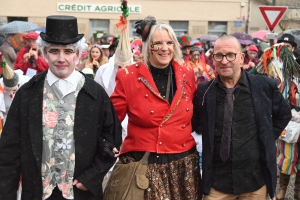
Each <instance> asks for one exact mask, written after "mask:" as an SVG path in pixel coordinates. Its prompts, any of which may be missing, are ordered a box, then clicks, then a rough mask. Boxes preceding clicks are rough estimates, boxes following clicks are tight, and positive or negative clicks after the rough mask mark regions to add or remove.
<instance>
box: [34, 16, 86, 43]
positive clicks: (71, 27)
mask: <svg viewBox="0 0 300 200" xmlns="http://www.w3.org/2000/svg"><path fill="white" fill-rule="evenodd" d="M83 35H84V34H78V27H77V18H76V17H73V16H62V15H52V16H48V17H47V20H46V33H43V32H41V33H40V36H41V38H42V39H43V40H44V41H46V42H49V43H52V44H62V45H67V44H73V43H76V42H77V41H79V40H80V39H81V38H82V37H83Z"/></svg>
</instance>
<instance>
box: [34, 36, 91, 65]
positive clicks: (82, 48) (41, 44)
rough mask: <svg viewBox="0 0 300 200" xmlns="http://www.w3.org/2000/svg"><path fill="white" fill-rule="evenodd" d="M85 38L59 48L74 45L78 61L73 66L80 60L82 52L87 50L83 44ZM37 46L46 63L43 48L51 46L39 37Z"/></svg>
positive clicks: (84, 43) (86, 46)
mask: <svg viewBox="0 0 300 200" xmlns="http://www.w3.org/2000/svg"><path fill="white" fill-rule="evenodd" d="M85 41H86V40H85V38H84V37H83V38H81V39H80V40H79V41H77V42H76V43H73V44H67V45H60V46H69V45H74V46H75V50H76V51H77V52H78V59H77V60H76V61H75V64H76V65H77V64H78V63H79V60H80V58H81V55H82V53H83V52H85V51H86V50H87V48H88V45H87V44H86V42H85ZM36 42H37V45H38V47H39V49H40V50H41V52H42V55H43V57H44V58H45V60H46V61H47V62H48V60H47V58H46V55H45V50H46V49H45V48H48V47H50V46H51V43H49V42H46V41H44V40H43V39H42V38H41V37H40V36H39V37H38V39H37V40H36Z"/></svg>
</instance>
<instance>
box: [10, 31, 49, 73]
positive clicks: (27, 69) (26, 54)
mask: <svg viewBox="0 0 300 200" xmlns="http://www.w3.org/2000/svg"><path fill="white" fill-rule="evenodd" d="M38 37H39V34H38V33H36V32H30V33H27V34H26V35H24V36H23V39H24V42H25V46H24V47H22V48H21V49H20V51H19V52H18V54H17V58H16V62H15V64H14V70H17V69H20V70H22V71H23V73H24V75H27V76H29V77H32V76H34V75H36V74H39V73H41V72H43V71H45V70H47V69H48V64H47V62H46V61H45V59H44V58H43V57H42V52H41V51H40V50H39V48H38V46H37V43H36V40H37V39H38Z"/></svg>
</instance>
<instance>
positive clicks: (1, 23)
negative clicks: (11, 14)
mask: <svg viewBox="0 0 300 200" xmlns="http://www.w3.org/2000/svg"><path fill="white" fill-rule="evenodd" d="M5 24H7V22H6V21H5V19H2V18H0V26H3V25H5Z"/></svg>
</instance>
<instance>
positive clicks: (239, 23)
mask: <svg viewBox="0 0 300 200" xmlns="http://www.w3.org/2000/svg"><path fill="white" fill-rule="evenodd" d="M242 26H243V22H242V21H235V22H234V27H242Z"/></svg>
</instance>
